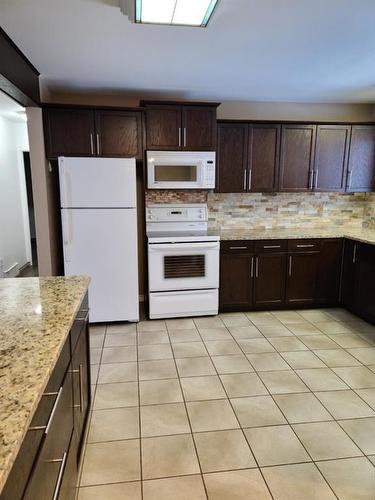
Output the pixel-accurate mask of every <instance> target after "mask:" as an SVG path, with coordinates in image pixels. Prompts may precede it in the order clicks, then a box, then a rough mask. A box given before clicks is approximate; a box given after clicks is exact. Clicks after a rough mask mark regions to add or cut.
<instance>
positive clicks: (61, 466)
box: [48, 452, 67, 500]
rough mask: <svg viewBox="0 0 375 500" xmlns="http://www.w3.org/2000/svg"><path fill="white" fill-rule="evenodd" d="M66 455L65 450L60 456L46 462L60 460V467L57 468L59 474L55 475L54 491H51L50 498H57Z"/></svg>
mask: <svg viewBox="0 0 375 500" xmlns="http://www.w3.org/2000/svg"><path fill="white" fill-rule="evenodd" d="M66 457H67V453H66V452H65V453H64V455H63V457H62V458H56V459H53V460H48V463H50V462H60V463H61V465H60V469H59V475H58V476H57V481H56V486H55V491H54V492H53V497H52V500H57V499H58V498H59V494H60V489H61V483H62V480H63V475H64V470H65V464H66Z"/></svg>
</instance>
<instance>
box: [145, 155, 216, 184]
mask: <svg viewBox="0 0 375 500" xmlns="http://www.w3.org/2000/svg"><path fill="white" fill-rule="evenodd" d="M147 187H148V189H214V188H215V152H213V151H147Z"/></svg>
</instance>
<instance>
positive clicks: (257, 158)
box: [247, 124, 281, 193]
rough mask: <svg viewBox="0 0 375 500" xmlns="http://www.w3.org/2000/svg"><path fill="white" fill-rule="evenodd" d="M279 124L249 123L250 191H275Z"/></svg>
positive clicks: (248, 183) (248, 186) (278, 151)
mask: <svg viewBox="0 0 375 500" xmlns="http://www.w3.org/2000/svg"><path fill="white" fill-rule="evenodd" d="M280 135H281V126H280V125H262V124H260V125H258V124H251V125H249V142H248V182H247V189H248V191H250V192H257V193H259V192H260V193H267V192H272V191H276V189H277V183H278V175H279V163H280V161H279V160H280Z"/></svg>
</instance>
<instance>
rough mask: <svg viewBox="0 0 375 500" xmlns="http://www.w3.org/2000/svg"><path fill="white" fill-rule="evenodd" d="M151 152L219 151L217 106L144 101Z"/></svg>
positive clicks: (148, 146)
mask: <svg viewBox="0 0 375 500" xmlns="http://www.w3.org/2000/svg"><path fill="white" fill-rule="evenodd" d="M141 105H143V106H145V108H146V144H147V146H146V147H147V149H149V150H153V149H155V150H172V151H179V150H185V151H216V108H217V106H218V104H217V103H212V104H210V103H199V104H198V103H197V104H182V103H173V102H167V101H166V102H165V103H163V102H160V101H158V102H154V101H142V102H141Z"/></svg>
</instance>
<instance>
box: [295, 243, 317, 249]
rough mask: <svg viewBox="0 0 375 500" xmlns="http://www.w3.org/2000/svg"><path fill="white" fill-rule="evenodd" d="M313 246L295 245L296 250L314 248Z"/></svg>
mask: <svg viewBox="0 0 375 500" xmlns="http://www.w3.org/2000/svg"><path fill="white" fill-rule="evenodd" d="M314 246H315V245H314V244H312V245H297V248H314Z"/></svg>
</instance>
